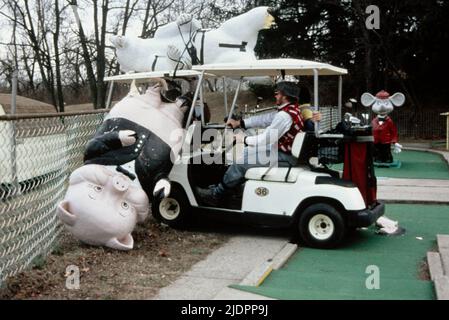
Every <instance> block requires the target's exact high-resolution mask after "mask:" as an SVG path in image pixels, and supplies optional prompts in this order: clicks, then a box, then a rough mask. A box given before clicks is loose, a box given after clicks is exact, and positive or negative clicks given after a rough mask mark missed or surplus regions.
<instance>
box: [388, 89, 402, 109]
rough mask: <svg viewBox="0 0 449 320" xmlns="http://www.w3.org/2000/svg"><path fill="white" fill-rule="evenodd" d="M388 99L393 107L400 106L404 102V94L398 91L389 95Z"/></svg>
mask: <svg viewBox="0 0 449 320" xmlns="http://www.w3.org/2000/svg"><path fill="white" fill-rule="evenodd" d="M390 101H391V103H392V104H393V105H394V106H395V107H400V106H402V105H403V104H404V103H405V96H404V95H403V94H402V93H400V92H398V93H395V94H394V95H392V96H391V97H390Z"/></svg>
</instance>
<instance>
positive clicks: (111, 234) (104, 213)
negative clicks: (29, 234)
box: [58, 164, 149, 250]
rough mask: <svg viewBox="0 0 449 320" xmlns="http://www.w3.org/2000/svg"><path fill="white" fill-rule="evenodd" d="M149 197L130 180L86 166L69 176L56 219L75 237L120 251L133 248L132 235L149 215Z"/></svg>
mask: <svg viewBox="0 0 449 320" xmlns="http://www.w3.org/2000/svg"><path fill="white" fill-rule="evenodd" d="M148 209H149V204H148V197H147V195H146V194H145V192H144V191H143V190H142V189H141V188H140V187H139V186H138V185H136V184H134V183H133V182H132V181H131V179H130V178H128V177H127V176H125V175H124V174H121V173H119V172H115V173H114V171H112V170H110V169H109V168H106V167H105V166H101V165H95V164H91V165H86V166H82V167H80V168H78V169H76V170H75V171H74V172H73V173H72V175H71V176H70V181H69V188H68V190H67V194H66V196H65V199H64V201H62V202H61V203H60V204H59V206H58V216H59V218H60V219H61V220H62V222H63V223H64V224H65V225H66V227H67V229H68V230H69V232H70V233H72V234H73V235H74V236H75V238H77V239H80V240H82V241H83V242H85V243H87V244H91V245H105V246H107V247H110V248H113V249H119V250H130V249H132V248H133V245H134V240H133V237H132V236H131V232H132V231H133V229H134V226H135V225H136V222H143V221H144V220H145V218H146V217H147V215H148Z"/></svg>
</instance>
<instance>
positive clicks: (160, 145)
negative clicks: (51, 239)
mask: <svg viewBox="0 0 449 320" xmlns="http://www.w3.org/2000/svg"><path fill="white" fill-rule="evenodd" d="M189 105H190V104H189V101H188V100H187V99H184V100H183V99H178V100H177V101H176V102H174V103H164V102H162V100H161V85H160V84H157V85H155V86H153V87H150V88H149V89H148V90H147V91H146V92H145V94H139V92H138V91H137V89H136V88H135V87H134V89H132V90H131V91H130V93H129V94H128V95H127V96H126V97H125V98H123V99H122V100H121V101H120V102H118V103H117V104H116V105H115V106H114V107H113V108H112V109H111V111H110V112H109V114H108V115H107V117H106V118H105V120H104V122H103V123H102V124H101V126H100V127H99V128H98V130H97V132H96V134H95V136H94V137H93V139H91V140H90V141H89V142H88V144H87V147H86V151H85V154H84V166H82V167H80V168H78V169H76V170H75V171H74V172H73V173H72V175H71V176H70V181H69V187H68V190H67V193H66V195H65V198H64V200H63V201H62V202H61V203H60V204H59V206H58V210H57V212H58V216H59V218H60V219H61V220H62V222H63V223H64V224H65V225H66V227H67V229H68V230H69V232H70V233H72V234H73V236H74V237H75V238H77V239H79V240H81V241H82V242H85V243H88V244H91V245H104V246H107V247H110V248H114V249H119V250H130V249H132V248H133V243H134V241H133V238H132V236H131V232H132V231H133V229H134V227H135V224H136V223H137V222H142V221H144V220H145V218H146V216H147V214H148V211H149V203H150V201H151V200H152V199H153V197H154V196H158V197H165V196H168V193H169V192H170V186H169V182H168V181H167V180H166V179H167V176H168V174H169V172H170V170H171V168H172V166H173V163H172V161H171V160H173V159H174V155H175V154H177V152H178V151H179V148H180V147H179V145H180V144H179V141H178V140H179V139H181V137H178V138H179V139H178V140H176V139H173V138H172V136H173V132H175V131H176V130H177V129H181V128H182V125H183V119H184V116H185V114H186V111H187V110H188V109H189V107H188V106H189ZM167 184H168V185H167Z"/></svg>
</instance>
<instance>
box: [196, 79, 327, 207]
mask: <svg viewBox="0 0 449 320" xmlns="http://www.w3.org/2000/svg"><path fill="white" fill-rule="evenodd" d="M274 94H275V99H276V105H277V106H278V107H277V110H276V111H274V112H270V113H265V114H262V115H257V116H253V117H250V118H247V119H244V120H243V119H241V120H236V119H232V118H230V119H229V120H228V121H227V123H226V125H227V126H230V127H232V128H233V129H237V128H242V129H250V128H266V130H264V131H263V133H261V134H258V135H255V136H245V135H243V134H242V133H238V134H236V135H235V139H236V142H237V144H238V143H243V144H244V145H245V148H244V151H243V159H240V161H237V162H236V163H234V164H232V165H231V166H230V167H229V168H228V169H227V171H226V172H225V174H224V176H223V179H222V181H221V182H220V183H218V184H217V185H211V186H209V188H207V189H204V188H197V194H198V195H199V196H200V198H201V199H202V202H203V203H204V204H205V205H208V206H217V205H219V204H220V203H221V201H222V200H223V198H224V197H225V195H226V194H229V193H231V192H232V191H233V190H234V189H235V188H236V187H238V186H239V185H240V184H242V183H243V182H244V181H245V173H246V171H247V170H248V169H250V168H254V167H275V166H279V167H288V166H294V165H295V164H296V162H297V158H295V157H294V156H292V153H291V151H292V145H293V141H294V139H295V137H296V135H297V133H298V132H301V131H304V119H303V117H302V115H301V110H300V109H299V107H298V96H299V88H298V86H297V85H296V84H295V83H293V82H287V81H282V82H279V83H278V84H277V85H276V89H275V93H274ZM319 118H320V115H319V114H316V115H315V117H314V120H315V121H318V120H319Z"/></svg>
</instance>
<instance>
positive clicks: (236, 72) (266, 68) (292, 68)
mask: <svg viewBox="0 0 449 320" xmlns="http://www.w3.org/2000/svg"><path fill="white" fill-rule="evenodd" d="M192 69H193V70H197V71H205V72H208V73H212V74H214V75H215V76H228V77H238V76H243V77H252V76H279V75H281V73H282V72H284V71H285V75H294V76H313V75H314V70H317V71H318V75H320V76H330V75H345V74H347V73H348V70H346V69H343V68H339V67H335V66H332V65H330V64H327V63H321V62H315V61H309V60H300V59H260V60H254V61H243V62H237V63H234V62H232V63H216V64H205V65H197V66H193V67H192Z"/></svg>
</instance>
